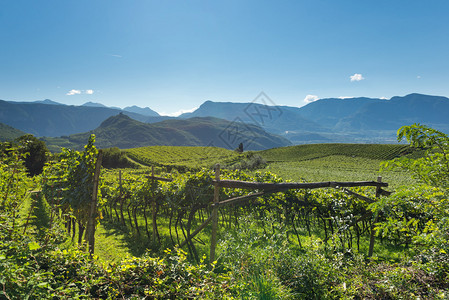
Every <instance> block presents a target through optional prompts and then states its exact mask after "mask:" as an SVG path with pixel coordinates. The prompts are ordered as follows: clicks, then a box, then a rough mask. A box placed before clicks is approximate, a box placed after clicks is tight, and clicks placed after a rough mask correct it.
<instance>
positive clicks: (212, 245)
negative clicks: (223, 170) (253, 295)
mask: <svg viewBox="0 0 449 300" xmlns="http://www.w3.org/2000/svg"><path fill="white" fill-rule="evenodd" d="M214 182H220V164H216V165H215V180H214ZM218 202H220V185H218V184H217V185H215V187H214V204H217V203H218ZM211 217H212V234H211V238H210V257H209V258H210V262H211V263H213V262H214V261H215V247H216V246H217V231H218V207H214V208H212V215H211Z"/></svg>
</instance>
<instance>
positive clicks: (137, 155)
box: [124, 146, 243, 169]
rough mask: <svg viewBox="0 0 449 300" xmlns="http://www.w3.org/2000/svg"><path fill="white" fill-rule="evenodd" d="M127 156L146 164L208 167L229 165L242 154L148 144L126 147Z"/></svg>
mask: <svg viewBox="0 0 449 300" xmlns="http://www.w3.org/2000/svg"><path fill="white" fill-rule="evenodd" d="M124 152H125V153H126V154H127V156H128V157H129V158H130V159H132V160H134V161H136V162H138V163H140V164H143V165H146V166H161V167H170V168H171V167H174V168H177V169H199V168H203V167H204V168H210V167H212V166H213V165H215V164H217V163H220V164H222V165H229V164H232V163H234V162H236V161H238V160H239V159H240V158H241V157H242V155H243V154H241V153H238V152H236V151H232V150H227V149H223V148H217V147H183V146H178V147H173V146H150V147H139V148H132V149H126V150H124Z"/></svg>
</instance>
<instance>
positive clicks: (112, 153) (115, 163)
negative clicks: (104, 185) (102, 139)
mask: <svg viewBox="0 0 449 300" xmlns="http://www.w3.org/2000/svg"><path fill="white" fill-rule="evenodd" d="M101 165H102V166H103V167H104V168H108V169H115V168H132V167H134V165H133V164H132V163H130V161H129V160H128V157H127V156H126V153H125V152H123V151H121V150H120V149H119V148H117V147H113V148H107V149H104V150H103V160H102V163H101Z"/></svg>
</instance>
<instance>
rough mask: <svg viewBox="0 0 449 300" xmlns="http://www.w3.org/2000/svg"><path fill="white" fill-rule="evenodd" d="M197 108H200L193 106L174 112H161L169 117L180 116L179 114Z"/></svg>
mask: <svg viewBox="0 0 449 300" xmlns="http://www.w3.org/2000/svg"><path fill="white" fill-rule="evenodd" d="M197 109H198V107H194V108H191V109H181V110H178V111H176V112H173V113H160V115H161V116H169V117H178V116H180V115H182V114H184V113H191V112H194V111H195V110H197Z"/></svg>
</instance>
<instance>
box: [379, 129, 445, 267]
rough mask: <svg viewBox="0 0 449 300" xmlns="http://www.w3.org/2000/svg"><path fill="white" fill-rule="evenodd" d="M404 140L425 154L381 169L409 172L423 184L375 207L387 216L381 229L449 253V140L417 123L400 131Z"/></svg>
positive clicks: (399, 135)
mask: <svg viewBox="0 0 449 300" xmlns="http://www.w3.org/2000/svg"><path fill="white" fill-rule="evenodd" d="M404 138H405V139H406V140H407V141H408V142H409V143H410V146H411V147H415V148H421V149H423V150H424V155H423V156H422V157H419V158H415V159H413V158H408V157H401V158H396V159H394V160H391V161H387V162H383V163H382V166H381V170H382V169H402V170H406V171H407V172H410V174H411V175H412V176H413V177H414V178H416V179H418V180H419V181H420V182H421V183H422V184H420V185H414V186H407V187H403V188H401V189H399V190H398V191H396V192H395V193H393V194H392V196H390V197H387V198H384V199H381V200H379V201H378V202H376V203H374V204H372V205H371V209H372V210H373V211H376V212H378V213H380V212H382V214H383V215H384V217H385V222H382V223H378V224H377V225H378V226H377V229H378V230H379V232H380V233H382V235H383V236H388V235H390V234H393V233H394V234H397V233H399V232H400V233H401V234H402V236H403V237H406V239H405V242H407V241H413V242H415V243H416V244H418V245H421V246H425V247H427V248H428V249H431V250H432V251H436V253H446V252H448V253H449V200H448V199H449V137H448V136H447V135H446V134H444V133H443V132H441V131H438V130H435V129H432V128H430V127H427V126H425V125H421V124H413V125H410V126H403V127H401V128H400V129H399V130H398V141H402V140H403V139H404ZM392 238H393V236H392ZM448 262H449V260H448Z"/></svg>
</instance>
